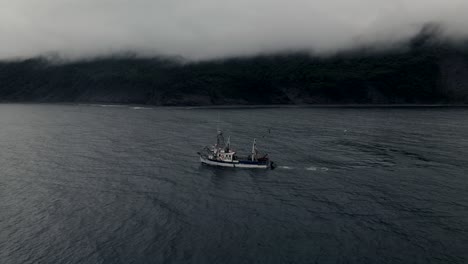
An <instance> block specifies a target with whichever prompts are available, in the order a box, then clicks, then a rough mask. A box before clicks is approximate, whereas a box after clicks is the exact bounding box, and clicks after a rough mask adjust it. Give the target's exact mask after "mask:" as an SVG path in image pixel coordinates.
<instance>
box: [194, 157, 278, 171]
mask: <svg viewBox="0 0 468 264" xmlns="http://www.w3.org/2000/svg"><path fill="white" fill-rule="evenodd" d="M200 162H201V163H202V164H205V165H209V166H216V167H227V168H244V169H268V168H270V162H249V161H238V162H224V161H216V160H210V159H207V158H205V157H202V156H200Z"/></svg>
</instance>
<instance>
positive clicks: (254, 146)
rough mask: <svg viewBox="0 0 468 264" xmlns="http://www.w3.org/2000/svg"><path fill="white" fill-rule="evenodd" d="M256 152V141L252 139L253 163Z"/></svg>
mask: <svg viewBox="0 0 468 264" xmlns="http://www.w3.org/2000/svg"><path fill="white" fill-rule="evenodd" d="M256 152H257V139H255V138H254V141H253V144H252V155H251V156H252V161H255V156H256Z"/></svg>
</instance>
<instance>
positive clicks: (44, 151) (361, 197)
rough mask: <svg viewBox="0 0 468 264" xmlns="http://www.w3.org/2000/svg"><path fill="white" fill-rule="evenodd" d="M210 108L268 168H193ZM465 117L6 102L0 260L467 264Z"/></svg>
mask: <svg viewBox="0 0 468 264" xmlns="http://www.w3.org/2000/svg"><path fill="white" fill-rule="evenodd" d="M218 113H219V114H220V116H221V122H220V124H219V126H220V127H221V128H222V129H223V130H224V132H225V134H226V135H231V142H232V146H233V147H234V148H235V149H236V150H238V151H239V152H247V151H249V148H250V146H251V145H250V144H251V141H252V139H253V138H254V137H255V138H257V140H258V147H259V148H260V149H261V150H264V151H266V152H268V153H270V156H271V158H272V159H273V160H274V161H275V162H276V163H277V164H278V166H279V167H278V169H276V170H273V171H271V170H268V171H266V170H265V171H263V170H261V171H254V170H233V169H216V168H211V167H205V166H201V165H200V164H199V161H198V157H197V155H196V152H197V151H199V149H200V148H202V147H203V146H205V145H207V144H212V143H214V141H215V139H216V137H215V136H216V120H217V116H218ZM467 114H468V112H467V110H466V109H463V108H460V109H453V108H452V109H443V108H439V109H437V108H420V109H346V108H340V109H310V108H309V109H307V108H305V109H302V108H297V109H224V110H222V109H216V110H211V109H189V108H153V109H146V108H139V107H133V106H120V107H110V106H106V107H102V106H93V105H81V106H78V105H69V106H65V105H8V104H4V105H0V127H1V129H0V148H1V149H2V151H1V152H0V167H1V168H2V173H1V174H0V259H1V260H2V263H39V262H41V263H163V262H165V263H181V262H188V263H243V262H256V263H284V262H292V263H311V262H312V263H314V262H316V263H341V262H346V263H466V261H468V254H467V252H466V245H467V244H468V234H467V228H468V220H467V219H468V198H467V196H466V192H467V190H468V181H467V173H466V172H467V167H466V164H467V157H468V140H467V138H466V134H467V133H468V122H467V120H466V116H467ZM269 130H270V133H268V131H269Z"/></svg>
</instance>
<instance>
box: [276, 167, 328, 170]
mask: <svg viewBox="0 0 468 264" xmlns="http://www.w3.org/2000/svg"><path fill="white" fill-rule="evenodd" d="M278 169H283V170H295V169H296V168H295V167H291V166H278ZM304 169H305V170H307V171H328V168H326V167H313V166H312V167H307V168H304Z"/></svg>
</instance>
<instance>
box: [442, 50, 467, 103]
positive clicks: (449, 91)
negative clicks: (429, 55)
mask: <svg viewBox="0 0 468 264" xmlns="http://www.w3.org/2000/svg"><path fill="white" fill-rule="evenodd" d="M439 67H440V88H441V92H442V93H443V94H444V95H445V96H446V97H447V99H448V100H449V101H450V102H458V103H468V60H467V59H466V58H465V57H463V56H454V55H451V56H447V57H444V58H442V59H441V60H440V64H439Z"/></svg>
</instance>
